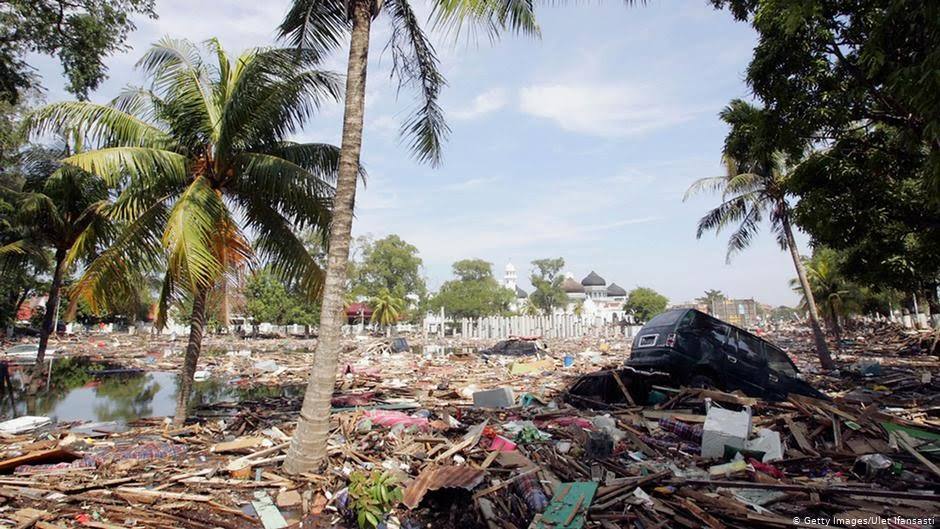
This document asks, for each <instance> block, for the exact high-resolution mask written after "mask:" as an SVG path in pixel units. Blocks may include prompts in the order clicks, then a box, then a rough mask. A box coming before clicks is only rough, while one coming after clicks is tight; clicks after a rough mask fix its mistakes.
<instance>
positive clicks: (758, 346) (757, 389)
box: [725, 329, 767, 397]
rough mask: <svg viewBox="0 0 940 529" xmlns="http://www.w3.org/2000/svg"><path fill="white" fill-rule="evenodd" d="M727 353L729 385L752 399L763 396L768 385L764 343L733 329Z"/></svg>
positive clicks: (726, 363)
mask: <svg viewBox="0 0 940 529" xmlns="http://www.w3.org/2000/svg"><path fill="white" fill-rule="evenodd" d="M725 353H726V354H725V369H726V372H727V374H728V380H727V384H728V385H729V386H730V387H733V388H734V389H740V390H741V391H743V392H744V393H746V394H748V395H750V396H752V397H761V396H763V394H764V388H765V386H766V384H767V359H766V357H765V356H764V344H763V342H761V341H760V340H759V339H757V338H756V337H755V336H752V335H750V334H749V333H747V332H744V331H742V330H740V329H732V330H731V335H730V339H729V340H728V344H727V347H726V349H725Z"/></svg>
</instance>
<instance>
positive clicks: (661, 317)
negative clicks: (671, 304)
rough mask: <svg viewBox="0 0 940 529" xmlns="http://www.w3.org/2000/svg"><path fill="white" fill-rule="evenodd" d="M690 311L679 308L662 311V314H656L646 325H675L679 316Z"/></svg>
mask: <svg viewBox="0 0 940 529" xmlns="http://www.w3.org/2000/svg"><path fill="white" fill-rule="evenodd" d="M688 312H691V311H681V310H670V311H666V312H663V313H662V314H657V315H656V316H654V317H653V319H651V320H650V321H648V322H647V323H646V325H648V326H650V327H666V326H672V325H675V324H676V322H677V321H679V318H681V317H682V316H684V315H685V314H687V313H688Z"/></svg>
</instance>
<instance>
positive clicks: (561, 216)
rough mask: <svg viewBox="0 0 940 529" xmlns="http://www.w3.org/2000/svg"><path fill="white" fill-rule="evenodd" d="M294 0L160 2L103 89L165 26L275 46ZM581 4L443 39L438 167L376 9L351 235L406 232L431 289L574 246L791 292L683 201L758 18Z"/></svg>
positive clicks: (680, 275) (676, 288)
mask: <svg viewBox="0 0 940 529" xmlns="http://www.w3.org/2000/svg"><path fill="white" fill-rule="evenodd" d="M416 1H417V0H416ZM288 3H289V2H288V1H287V0H266V1H264V2H258V1H256V0H201V1H198V2H192V1H190V0H158V1H157V11H158V14H159V19H158V20H153V21H151V20H141V21H139V23H138V30H137V31H136V32H135V33H134V34H133V35H132V37H131V40H130V43H131V45H132V46H133V48H134V49H133V50H131V51H130V52H128V53H126V54H121V55H117V56H114V57H111V58H110V59H109V60H108V66H109V68H110V79H109V80H108V81H107V82H105V83H104V84H103V86H102V87H101V88H100V89H99V90H98V92H97V93H96V94H95V95H94V99H95V100H96V101H102V102H104V101H107V100H109V99H110V98H111V97H113V96H114V95H115V94H116V93H117V92H118V91H119V90H120V89H121V87H123V86H125V85H128V84H140V83H141V78H140V75H139V73H138V72H136V71H135V70H134V67H133V65H134V62H135V61H136V59H137V58H138V57H139V55H140V53H141V52H142V50H143V49H145V48H146V46H147V45H148V44H150V43H152V42H154V41H155V40H157V39H158V38H160V37H161V36H163V35H172V36H175V37H186V38H189V39H191V40H195V41H201V40H204V39H206V38H209V37H211V36H217V37H219V38H220V39H221V41H222V43H223V45H224V46H225V47H226V48H228V49H229V50H231V51H237V50H241V49H245V48H247V47H252V46H258V45H265V44H269V43H271V42H272V40H273V36H274V28H275V27H276V26H277V24H278V22H279V21H280V19H281V17H282V16H283V14H284V13H285V12H286V9H287V6H288ZM572 4H573V5H572V7H564V8H562V7H546V8H544V9H542V11H541V12H540V21H541V26H542V33H543V36H542V38H541V39H527V38H522V37H506V38H504V39H503V40H502V41H500V42H498V43H491V42H490V41H489V40H488V39H487V38H486V37H480V38H479V39H473V38H467V37H466V36H461V37H460V38H459V39H456V40H455V39H454V38H453V37H452V36H451V37H446V36H440V37H439V38H437V39H436V42H437V47H438V54H439V56H440V58H441V62H442V65H443V69H444V71H445V74H446V77H447V80H448V83H449V86H448V87H447V88H446V91H445V94H444V97H443V104H444V108H445V110H446V112H447V115H448V119H449V123H450V126H451V128H452V131H453V132H452V135H451V138H450V141H449V143H448V144H447V146H446V150H445V159H444V164H443V165H442V166H441V167H439V168H432V167H428V166H423V165H419V164H417V163H415V162H414V161H413V160H412V158H411V157H410V155H409V154H408V152H407V150H406V149H405V148H404V147H403V146H402V144H401V142H400V138H399V137H398V134H397V131H398V126H399V124H400V122H401V120H402V119H403V118H404V117H405V116H406V115H407V112H408V111H409V109H410V108H411V106H412V104H413V99H412V97H413V96H412V94H410V93H409V92H407V91H402V92H399V91H398V90H397V84H396V83H395V82H394V81H392V80H390V79H389V72H390V68H391V59H390V57H389V55H388V53H387V52H384V46H385V43H386V42H387V36H388V31H387V28H386V27H384V25H382V24H381V22H380V23H379V25H378V26H377V27H376V29H375V31H374V34H373V39H372V43H373V45H372V50H371V54H372V60H371V63H370V69H369V83H370V84H369V90H368V94H367V109H366V130H365V140H364V149H363V162H364V164H365V165H366V167H367V169H368V171H369V179H368V182H367V184H366V186H365V187H364V188H363V187H360V190H359V200H358V204H357V218H356V222H355V227H354V232H355V234H357V235H361V234H372V235H374V236H376V237H381V236H384V235H386V234H389V233H397V234H399V235H400V236H401V237H403V238H404V239H405V240H407V241H409V242H411V243H412V244H414V245H415V246H417V247H418V249H419V250H420V252H421V257H422V258H423V259H424V263H425V274H426V275H427V278H428V282H429V284H430V286H431V287H432V288H436V287H437V286H439V285H440V283H441V282H443V281H445V280H446V279H448V278H449V276H450V265H451V263H452V262H453V261H455V260H457V259H462V258H468V257H479V258H483V259H486V260H488V261H490V262H492V263H494V265H495V266H494V268H495V271H496V273H497V275H498V276H500V277H501V276H502V270H503V267H504V265H505V264H506V263H507V262H508V261H512V262H513V263H514V264H515V266H516V267H517V268H518V269H519V270H520V276H526V275H528V270H529V268H530V264H529V262H530V261H532V260H533V259H537V258H541V257H556V256H561V257H564V259H565V262H566V263H567V267H566V268H567V269H568V270H569V271H570V272H572V273H573V274H574V275H575V276H576V277H578V278H579V279H580V278H581V277H583V276H585V275H587V273H588V272H590V271H591V270H596V271H597V272H598V273H599V274H600V275H601V276H603V277H604V278H606V279H607V280H608V282H611V281H616V282H617V283H618V284H619V285H621V286H623V287H625V288H627V289H630V288H632V287H635V286H638V285H640V286H649V287H652V288H655V289H656V290H659V291H661V292H663V293H664V294H665V295H666V296H668V297H669V298H670V300H672V301H674V302H680V301H684V300H689V299H692V298H694V297H696V296H699V295H701V293H702V292H703V291H704V290H706V289H709V288H717V289H720V290H722V291H724V292H725V293H726V294H728V295H730V296H735V297H755V298H757V299H758V300H760V301H764V302H767V303H773V304H782V303H785V304H793V303H795V302H796V301H797V299H796V296H795V295H794V294H793V293H792V292H791V290H790V288H789V287H788V285H787V281H788V280H789V278H791V277H793V276H794V275H795V274H794V272H793V266H792V262H791V261H790V260H789V257H788V255H787V254H785V253H783V252H781V251H780V250H779V248H778V247H776V246H775V243H774V240H773V237H772V236H770V234H769V233H767V232H766V231H765V232H764V233H763V236H762V237H761V238H760V239H759V240H758V241H756V242H755V244H754V245H753V247H752V248H750V249H749V250H747V251H746V252H745V253H743V254H740V255H738V256H737V257H735V258H734V259H733V261H732V263H731V264H730V265H727V264H725V259H724V257H725V240H726V237H725V236H720V237H715V236H714V235H711V234H708V235H706V236H704V237H703V239H702V240H696V238H695V225H696V221H697V219H698V218H699V217H700V216H701V214H702V213H703V212H704V211H705V210H706V208H708V207H709V206H710V205H713V204H714V203H715V202H716V201H717V197H714V196H702V197H697V198H694V199H691V200H689V201H687V202H683V201H682V195H683V192H684V191H685V189H686V188H687V187H688V186H689V184H690V183H691V182H693V181H694V180H695V179H697V178H699V177H703V176H714V175H717V174H720V171H721V168H720V165H719V152H720V148H721V143H722V139H723V138H724V135H725V133H726V128H725V127H724V126H723V125H722V123H721V122H720V121H719V119H718V117H717V113H718V112H719V111H720V110H721V108H722V106H723V105H725V104H727V102H728V101H729V100H731V99H732V98H735V97H745V98H746V97H748V90H747V87H746V86H745V84H744V82H743V72H744V69H745V67H746V65H747V62H748V59H749V57H750V54H751V49H752V47H753V45H754V42H755V35H754V33H753V32H752V31H751V29H750V28H749V27H747V26H746V25H744V24H740V23H735V22H733V21H732V19H731V16H730V15H729V14H728V13H726V12H719V11H715V10H713V9H711V7H710V5H709V3H708V2H706V1H705V0H697V1H693V0H682V1H677V0H672V1H666V0H652V1H651V2H649V3H648V5H646V6H645V7H624V6H623V5H622V2H606V3H601V2H593V3H588V2H575V3H572ZM425 12H426V10H425ZM344 61H345V52H338V53H337V54H336V56H335V57H333V58H331V59H330V61H329V63H328V64H327V65H326V66H327V67H328V68H330V69H334V70H337V71H343V70H344ZM32 62H33V63H34V64H36V65H37V66H38V68H39V72H40V74H41V75H42V76H43V79H44V84H45V86H46V87H47V89H48V90H47V94H46V98H47V99H48V100H49V101H56V100H60V99H64V98H68V94H66V93H65V92H64V91H63V89H62V86H63V82H62V80H61V69H60V67H59V65H58V63H57V62H55V61H54V60H52V59H44V58H36V60H34V61H32ZM340 127H341V105H340V104H336V105H331V106H329V107H327V108H324V109H323V112H322V113H321V114H320V115H319V116H318V117H317V118H316V119H314V120H313V121H311V122H310V123H309V124H308V125H307V126H306V128H305V129H304V130H303V131H302V132H301V133H299V134H298V139H303V140H310V141H325V142H332V143H336V144H338V143H339V137H340ZM804 249H805V248H804ZM522 283H523V285H522V286H523V287H527V286H528V284H527V281H524V280H523V281H522Z"/></svg>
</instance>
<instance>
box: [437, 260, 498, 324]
mask: <svg viewBox="0 0 940 529" xmlns="http://www.w3.org/2000/svg"><path fill="white" fill-rule="evenodd" d="M453 273H454V277H455V279H452V280H450V281H447V282H445V283H444V284H443V285H441V289H440V291H438V293H437V294H436V295H435V296H434V297H433V298H432V299H431V308H432V310H440V309H441V308H443V309H444V312H445V313H447V314H449V315H451V316H454V317H457V318H479V317H481V316H493V315H499V314H504V313H506V312H508V311H509V305H510V303H512V301H513V299H514V297H515V293H514V292H512V291H510V290H509V289H508V288H505V287H503V286H502V285H500V284H499V282H498V281H497V280H496V278H495V277H493V269H492V265H491V264H490V263H488V262H486V261H484V260H483V259H463V260H461V261H457V262H455V263H454V265H453Z"/></svg>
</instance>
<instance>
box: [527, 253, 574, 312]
mask: <svg viewBox="0 0 940 529" xmlns="http://www.w3.org/2000/svg"><path fill="white" fill-rule="evenodd" d="M532 266H533V267H534V268H533V269H532V274H531V275H530V276H529V281H530V282H531V283H532V286H533V287H535V289H534V290H533V291H532V293H531V294H529V301H530V302H531V303H532V304H533V305H534V306H535V307H536V308H538V309H539V310H540V311H541V312H542V313H544V314H551V313H552V312H553V311H554V310H555V309H556V308H559V307H563V306H565V304H566V303H567V302H568V296H567V295H565V290H564V289H563V288H562V286H561V285H562V283H564V281H565V276H564V274H562V273H561V269H562V268H564V266H565V260H564V258H562V257H556V258H549V259H536V260H535V261H532Z"/></svg>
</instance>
